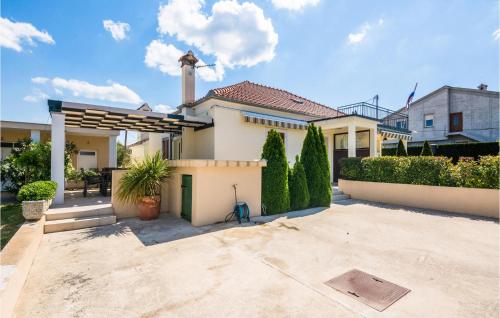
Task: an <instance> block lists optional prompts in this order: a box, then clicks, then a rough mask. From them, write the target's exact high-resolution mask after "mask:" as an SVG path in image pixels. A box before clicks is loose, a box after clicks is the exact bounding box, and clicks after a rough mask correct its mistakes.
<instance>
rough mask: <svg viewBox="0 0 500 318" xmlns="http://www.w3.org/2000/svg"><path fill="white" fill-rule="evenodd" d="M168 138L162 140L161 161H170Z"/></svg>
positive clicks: (170, 150) (170, 147)
mask: <svg viewBox="0 0 500 318" xmlns="http://www.w3.org/2000/svg"><path fill="white" fill-rule="evenodd" d="M170 140H171V139H170V137H167V138H163V139H162V154H163V159H172V143H171V142H170Z"/></svg>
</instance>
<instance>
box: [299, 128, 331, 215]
mask: <svg viewBox="0 0 500 318" xmlns="http://www.w3.org/2000/svg"><path fill="white" fill-rule="evenodd" d="M321 138H322V137H321ZM321 138H320V137H319V135H318V130H317V129H316V126H314V124H311V125H309V127H308V128H307V134H306V138H305V139H304V143H303V144H302V153H301V156H300V160H301V163H302V166H303V167H304V171H305V173H306V178H307V189H308V190H309V197H310V198H309V206H310V207H316V206H327V205H330V202H331V200H328V202H326V201H327V198H328V192H327V191H328V190H327V189H326V187H327V186H328V187H329V188H331V185H330V180H328V185H327V184H326V182H325V180H326V178H325V175H326V176H327V178H328V179H329V178H330V177H329V167H328V165H329V164H328V162H327V163H326V165H325V163H324V160H325V157H324V156H325V154H324V152H326V150H324V149H323V148H324V146H322V145H321ZM323 145H324V141H323ZM326 160H328V158H327V159H326ZM330 191H331V189H330ZM330 196H331V192H330Z"/></svg>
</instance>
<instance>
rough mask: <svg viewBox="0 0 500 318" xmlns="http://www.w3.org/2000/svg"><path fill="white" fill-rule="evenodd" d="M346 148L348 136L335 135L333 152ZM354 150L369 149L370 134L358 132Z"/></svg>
mask: <svg viewBox="0 0 500 318" xmlns="http://www.w3.org/2000/svg"><path fill="white" fill-rule="evenodd" d="M347 148H348V134H336V135H335V150H341V149H347ZM356 148H370V132H369V131H358V132H357V133H356Z"/></svg>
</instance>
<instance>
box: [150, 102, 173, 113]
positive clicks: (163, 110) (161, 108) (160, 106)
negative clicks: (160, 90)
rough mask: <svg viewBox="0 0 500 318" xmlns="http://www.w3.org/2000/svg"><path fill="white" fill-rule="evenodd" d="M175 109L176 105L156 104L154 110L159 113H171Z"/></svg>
mask: <svg viewBox="0 0 500 318" xmlns="http://www.w3.org/2000/svg"><path fill="white" fill-rule="evenodd" d="M175 110H176V108H175V107H172V106H169V105H165V104H158V105H156V106H153V111H155V112H159V113H171V112H173V111H175Z"/></svg>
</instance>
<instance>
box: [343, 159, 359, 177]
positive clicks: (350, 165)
mask: <svg viewBox="0 0 500 318" xmlns="http://www.w3.org/2000/svg"><path fill="white" fill-rule="evenodd" d="M340 176H341V178H342V179H346V180H364V175H363V168H362V167H361V158H359V157H353V158H342V159H340Z"/></svg>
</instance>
